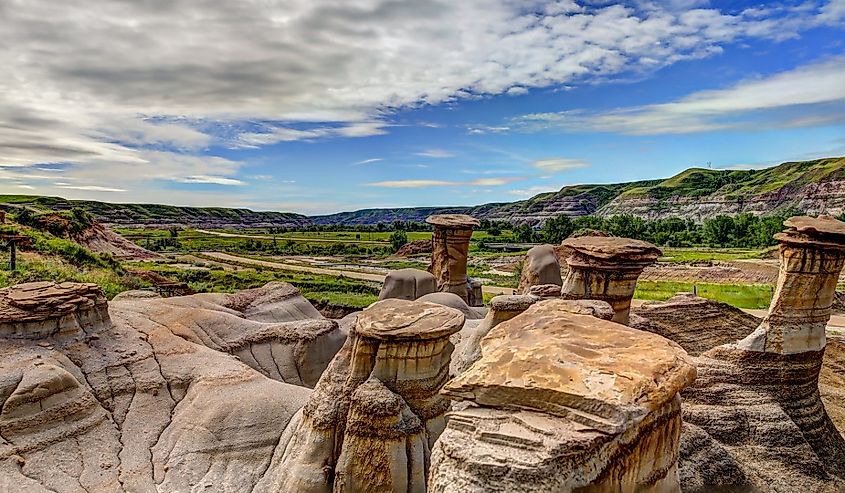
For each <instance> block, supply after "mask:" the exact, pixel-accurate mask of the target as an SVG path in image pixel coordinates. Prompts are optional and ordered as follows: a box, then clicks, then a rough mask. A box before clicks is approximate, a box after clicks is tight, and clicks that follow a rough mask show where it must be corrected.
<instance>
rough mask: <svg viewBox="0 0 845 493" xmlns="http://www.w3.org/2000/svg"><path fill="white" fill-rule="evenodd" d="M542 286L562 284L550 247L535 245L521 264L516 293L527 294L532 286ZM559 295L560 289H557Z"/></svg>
mask: <svg viewBox="0 0 845 493" xmlns="http://www.w3.org/2000/svg"><path fill="white" fill-rule="evenodd" d="M544 284H556V285H558V286H560V285H561V284H563V279H562V278H561V276H560V261H559V260H558V258H557V255H556V254H555V248H554V247H553V246H551V245H537V246H535V247H533V248H531V249H530V250H528V252H527V253H526V254H525V259H524V260H523V262H522V273H521V275H520V276H519V287H518V288H517V292H519V293H521V294H528V291H529V290H530V289H531V288H532V287H533V286H542V285H544ZM557 294H558V295H560V289H558V293H557Z"/></svg>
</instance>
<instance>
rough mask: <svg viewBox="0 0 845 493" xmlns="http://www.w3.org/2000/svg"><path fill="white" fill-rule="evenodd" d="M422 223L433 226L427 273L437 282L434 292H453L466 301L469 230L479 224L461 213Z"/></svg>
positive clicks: (433, 217)
mask: <svg viewBox="0 0 845 493" xmlns="http://www.w3.org/2000/svg"><path fill="white" fill-rule="evenodd" d="M425 221H426V222H427V223H429V224H433V225H434V236H433V238H432V251H431V265H430V266H429V267H428V271H429V272H431V273H432V274H434V277H435V278H436V279H437V290H438V291H446V292H449V293H455V294H456V295H458V296H460V297H461V298H463V299H464V301H469V296H468V293H467V254H468V252H469V240H470V238H471V237H472V229H473V228H474V227H476V226H478V225H479V224H480V223H479V222H478V220H476V219H473V218H472V217H470V216H467V215H464V214H442V215H435V216H429V217H428V219H426V220H425Z"/></svg>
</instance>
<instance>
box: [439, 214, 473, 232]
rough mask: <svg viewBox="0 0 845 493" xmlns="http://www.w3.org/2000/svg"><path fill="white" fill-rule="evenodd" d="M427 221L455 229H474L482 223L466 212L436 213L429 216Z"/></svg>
mask: <svg viewBox="0 0 845 493" xmlns="http://www.w3.org/2000/svg"><path fill="white" fill-rule="evenodd" d="M425 222H427V223H428V224H433V225H435V226H442V227H445V228H453V229H472V228H477V227H478V226H480V225H481V223H480V222H479V221H478V219H476V218H474V217H472V216H468V215H466V214H435V215H433V216H428V217H427V218H426V219H425Z"/></svg>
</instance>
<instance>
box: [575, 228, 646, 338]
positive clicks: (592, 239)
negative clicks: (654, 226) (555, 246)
mask: <svg viewBox="0 0 845 493" xmlns="http://www.w3.org/2000/svg"><path fill="white" fill-rule="evenodd" d="M562 246H564V247H567V248H569V249H570V250H569V251H570V252H571V253H570V255H569V256H568V257H567V258H566V263H567V265H568V266H569V271H568V272H567V274H566V278H565V279H564V280H563V288H562V289H561V296H562V297H563V298H564V299H591V300H602V301H606V302H608V303H610V306H611V307H613V311H614V316H613V321H614V322H618V323H621V324H627V323H628V319H629V315H630V311H631V298H633V297H634V290H635V289H636V288H637V279H638V278H639V277H640V274H641V273H642V271H643V269H644V268H645V267H646V266H648V265H651V264H653V263H654V262H655V261H657V257H659V256H660V254H661V252H660V249H659V248H657V247H656V246H654V245H652V244H651V243H648V242H645V241H639V240H632V239H629V238H615V237H600V236H581V237H578V238H567V239H566V240H564V241H563V243H562Z"/></svg>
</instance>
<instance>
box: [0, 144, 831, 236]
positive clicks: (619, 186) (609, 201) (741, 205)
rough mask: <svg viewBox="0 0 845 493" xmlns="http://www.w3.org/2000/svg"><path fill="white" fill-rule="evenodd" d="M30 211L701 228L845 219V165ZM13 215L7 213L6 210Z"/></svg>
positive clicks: (252, 220) (256, 220)
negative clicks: (624, 222) (723, 217)
mask: <svg viewBox="0 0 845 493" xmlns="http://www.w3.org/2000/svg"><path fill="white" fill-rule="evenodd" d="M4 202H5V203H7V204H18V205H20V204H28V205H30V206H34V207H41V208H50V209H59V210H60V209H69V208H72V207H80V208H82V209H85V210H87V211H88V212H90V213H92V214H94V215H95V216H96V217H97V218H98V219H99V220H100V221H101V222H103V223H106V224H111V225H122V226H167V225H183V226H203V227H207V228H240V227H270V226H282V227H302V226H307V225H310V224H341V225H350V226H351V225H357V224H376V223H379V222H383V223H392V222H393V221H397V220H399V221H424V220H425V218H426V217H428V216H429V215H431V214H449V213H463V214H470V215H473V216H475V217H477V218H479V219H491V220H504V221H510V222H515V223H527V224H531V225H538V224H541V223H542V222H543V221H545V220H546V219H548V218H550V217H555V216H560V215H566V216H573V217H575V216H584V215H590V214H594V215H600V216H612V215H615V214H623V213H628V214H635V215H637V216H640V217H643V218H648V219H657V218H664V217H669V216H681V217H685V218H691V219H694V220H696V221H701V220H703V219H707V218H710V217H713V216H716V215H719V214H739V213H742V212H751V213H754V214H763V215H765V214H771V213H775V212H779V211H784V210H788V209H789V210H793V209H794V210H797V211H801V212H804V213H807V214H812V215H818V214H833V215H837V214H842V213H843V212H845V158H842V157H839V158H825V159H817V160H814V161H801V162H788V163H783V164H781V165H779V166H775V167H772V168H765V169H757V170H715V169H703V168H690V169H688V170H686V171H683V172H681V173H679V174H677V175H675V176H673V177H671V178H668V179H665V180H644V181H636V182H629V183H612V184H603V185H573V186H568V187H564V188H562V189H560V190H558V191H557V192H547V193H542V194H540V195H537V196H534V197H532V198H530V199H527V200H520V201H518V202H510V203H492V204H484V205H479V206H475V207H405V208H396V209H363V210H359V211H354V212H341V213H337V214H330V215H324V216H313V217H310V218H309V217H306V216H303V215H301V214H293V213H287V212H255V211H251V210H248V209H227V208H222V207H177V206H169V205H155V204H109V203H105V202H93V201H79V200H65V199H61V198H57V197H34V196H17V195H0V206H2V204H3V203H4ZM7 207H8V206H7Z"/></svg>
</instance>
